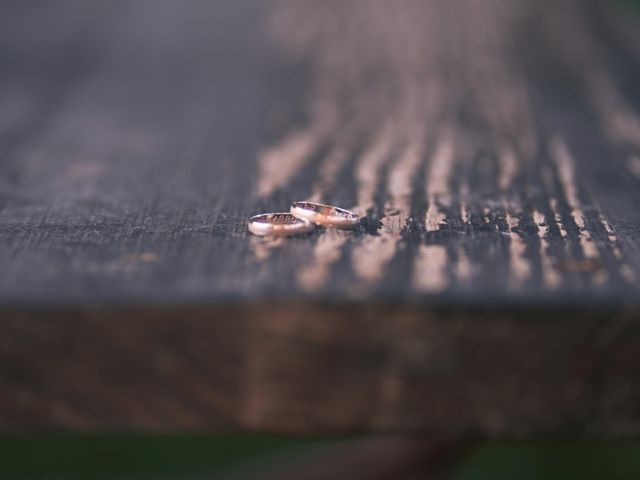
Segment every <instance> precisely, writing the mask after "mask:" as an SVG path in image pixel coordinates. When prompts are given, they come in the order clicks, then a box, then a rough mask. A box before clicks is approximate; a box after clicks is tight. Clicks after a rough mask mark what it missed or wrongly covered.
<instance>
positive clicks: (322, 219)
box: [291, 202, 360, 228]
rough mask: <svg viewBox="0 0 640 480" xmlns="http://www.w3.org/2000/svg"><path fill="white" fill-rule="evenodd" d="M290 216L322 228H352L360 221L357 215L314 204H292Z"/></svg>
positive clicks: (340, 209) (336, 208) (341, 209)
mask: <svg viewBox="0 0 640 480" xmlns="http://www.w3.org/2000/svg"><path fill="white" fill-rule="evenodd" d="M291 214H292V215H294V216H296V217H297V218H300V219H302V220H307V221H309V222H311V223H315V224H316V225H322V226H324V227H338V228H354V227H356V226H357V225H358V222H359V221H360V216H359V215H358V214H357V213H354V212H351V211H349V210H345V209H344V208H339V207H334V206H332V205H323V204H322V203H315V202H294V203H293V204H292V205H291Z"/></svg>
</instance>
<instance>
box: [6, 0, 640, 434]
mask: <svg viewBox="0 0 640 480" xmlns="http://www.w3.org/2000/svg"><path fill="white" fill-rule="evenodd" d="M625 8H628V7H623V6H621V5H617V4H614V3H613V2H606V3H604V2H600V3H597V2H578V1H572V0H562V1H554V2H551V1H546V2H527V1H524V0H521V1H520V0H519V1H514V0H491V1H487V2H480V3H478V2H471V1H463V0H459V1H455V2H453V1H451V2H419V1H400V2H393V4H390V3H388V2H370V1H349V2H343V1H335V2H329V1H326V2H311V1H307V2H300V1H293V0H291V1H284V0H283V1H271V2H259V1H249V0H241V1H232V0H225V1H217V2H205V1H196V0H189V1H180V2H176V1H171V0H136V1H113V2H97V1H96V2H89V1H80V0H64V1H60V2H56V3H55V4H45V3H43V4H36V3H31V2H19V1H8V2H2V5H0V266H2V273H3V275H2V276H0V309H1V313H0V328H1V331H2V335H1V336H0V428H2V429H5V430H15V429H21V428H27V427H28V428H48V427H56V428H60V427H64V428H80V429H83V428H95V427H99V428H136V429H153V428H188V429H191V428H247V429H263V430H271V431H292V432H307V433H309V432H336V431H339V432H352V431H367V430H382V431H388V430H393V431H415V432H425V431H432V432H438V433H440V434H446V433H451V434H456V435H463V434H467V435H468V434H469V433H470V432H472V433H474V434H477V435H490V436H498V435H502V436H505V435H516V436H529V435H547V434H554V433H555V434H585V435H593V436H628V435H636V434H637V433H638V431H640V413H639V412H638V409H637V400H638V398H640V387H639V386H638V385H640V384H639V383H638V381H639V380H640V376H639V373H640V372H638V368H637V367H636V365H638V364H640V363H639V360H640V358H638V353H637V352H638V351H640V349H639V348H638V347H640V343H639V342H640V341H639V337H638V321H639V320H640V318H639V316H638V312H639V306H640V305H639V304H640V301H639V299H640V287H639V283H638V278H639V276H640V208H638V207H639V206H640V90H639V89H638V85H640V47H638V42H635V41H634V39H635V38H637V29H638V27H640V20H639V19H638V18H637V12H635V13H634V12H633V11H632V10H629V11H627V10H625ZM309 198H310V199H316V200H321V201H325V202H329V203H334V204H337V205H339V206H342V207H345V208H353V209H355V210H356V211H358V212H360V213H362V214H363V216H364V219H363V222H362V225H361V226H360V227H359V228H358V229H356V230H355V231H350V232H335V231H326V230H322V229H318V230H316V231H314V232H313V233H311V234H308V235H305V236H302V237H298V238H291V239H287V240H285V241H273V240H268V239H260V238H257V237H253V236H251V235H250V234H249V233H248V231H247V228H246V220H247V218H248V217H249V216H251V215H253V214H256V213H261V212H265V211H281V210H287V209H288V207H289V204H290V203H291V202H292V201H295V200H303V199H309Z"/></svg>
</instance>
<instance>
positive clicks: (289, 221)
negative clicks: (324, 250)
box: [248, 213, 315, 237]
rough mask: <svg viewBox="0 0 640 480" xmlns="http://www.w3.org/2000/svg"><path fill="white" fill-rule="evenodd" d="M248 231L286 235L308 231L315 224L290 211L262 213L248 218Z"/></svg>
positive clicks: (255, 233)
mask: <svg viewBox="0 0 640 480" xmlns="http://www.w3.org/2000/svg"><path fill="white" fill-rule="evenodd" d="M248 226H249V231H250V232H251V233H253V234H254V235H260V236H265V235H274V236H280V237H286V236H289V235H298V234H300V233H307V232H310V231H311V230H313V229H314V228H315V226H314V225H313V224H312V223H311V222H308V221H306V220H302V219H299V218H296V217H294V216H293V215H291V214H290V213H262V214H260V215H255V216H253V217H251V218H250V219H249V223H248Z"/></svg>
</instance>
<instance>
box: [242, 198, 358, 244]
mask: <svg viewBox="0 0 640 480" xmlns="http://www.w3.org/2000/svg"><path fill="white" fill-rule="evenodd" d="M359 221H360V216H359V215H358V214H357V213H354V212H351V211H349V210H345V209H344V208H340V207H334V206H333V205H324V204H322V203H316V202H294V203H293V204H292V205H291V209H290V210H289V212H288V213H287V212H283V213H262V214H260V215H255V216H253V217H251V218H250V219H249V224H248V226H249V231H250V232H251V233H253V234H254V235H260V236H266V235H270V236H289V235H298V234H301V233H307V232H310V231H311V230H313V229H314V228H315V227H316V225H320V226H323V227H334V228H354V227H356V226H357V225H358V222H359Z"/></svg>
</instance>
